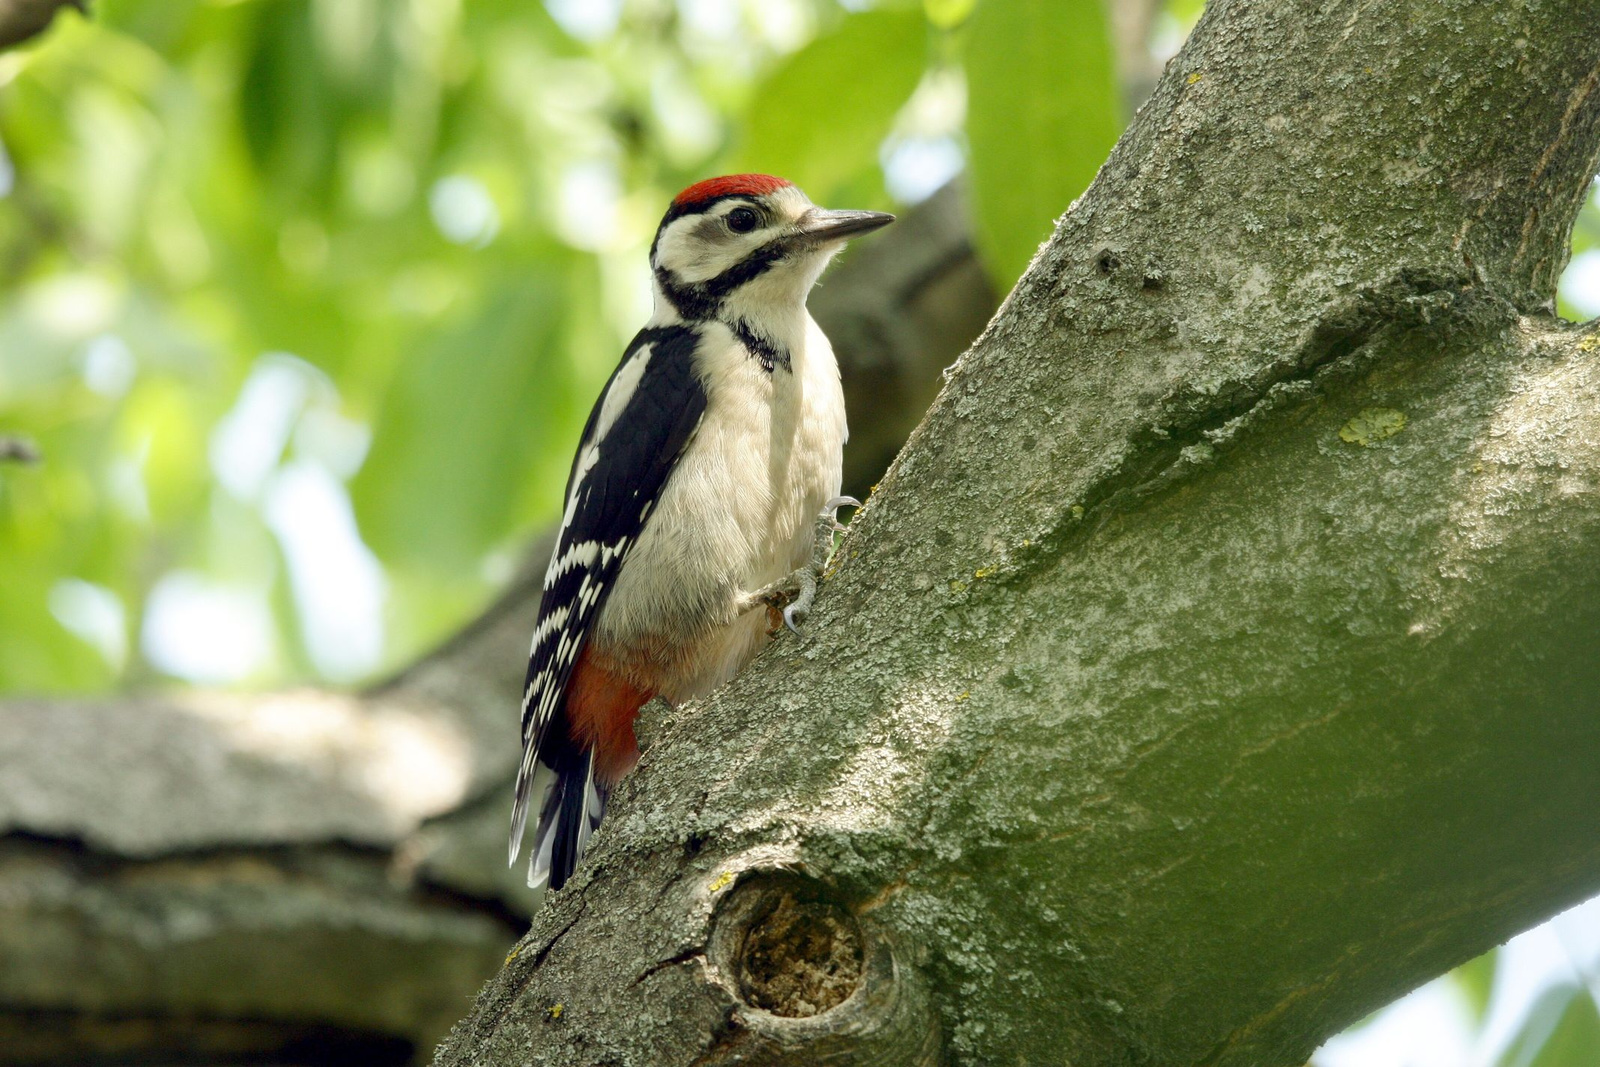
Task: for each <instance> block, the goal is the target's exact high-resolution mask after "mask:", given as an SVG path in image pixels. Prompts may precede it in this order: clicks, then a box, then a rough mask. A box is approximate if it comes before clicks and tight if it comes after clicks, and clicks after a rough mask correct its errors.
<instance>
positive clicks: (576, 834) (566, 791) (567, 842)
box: [528, 752, 611, 890]
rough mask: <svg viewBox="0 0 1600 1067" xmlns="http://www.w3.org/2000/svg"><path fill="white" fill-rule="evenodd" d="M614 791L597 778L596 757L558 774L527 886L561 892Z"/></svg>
mask: <svg viewBox="0 0 1600 1067" xmlns="http://www.w3.org/2000/svg"><path fill="white" fill-rule="evenodd" d="M610 793H611V790H610V789H609V788H607V787H605V786H603V785H600V784H599V783H597V782H596V781H595V778H594V757H593V754H592V753H588V752H585V753H583V754H581V755H579V756H578V757H577V758H576V759H574V760H572V761H571V762H570V763H567V764H566V765H565V766H563V767H560V768H558V769H557V770H556V772H555V781H554V783H553V787H552V788H551V789H550V790H549V792H548V793H546V794H545V797H544V804H543V805H542V806H541V808H540V810H539V825H538V827H537V828H536V829H535V830H534V832H533V840H534V845H533V855H532V856H531V857H530V859H529V861H528V884H529V885H530V886H533V887H534V888H536V889H537V888H538V887H540V886H544V885H548V887H549V888H550V889H552V890H554V889H560V888H561V887H562V886H563V885H565V884H566V882H567V879H568V878H570V877H572V872H573V871H574V870H575V869H576V868H577V866H578V860H579V859H581V858H582V857H583V852H584V849H585V848H587V847H588V844H589V838H590V837H591V836H592V835H593V834H594V831H595V830H596V828H598V827H599V825H600V820H601V818H602V817H603V816H604V815H605V811H606V799H607V798H608V797H609V796H610Z"/></svg>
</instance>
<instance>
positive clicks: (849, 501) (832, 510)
mask: <svg viewBox="0 0 1600 1067" xmlns="http://www.w3.org/2000/svg"><path fill="white" fill-rule="evenodd" d="M860 506H861V501H859V500H857V499H856V498H855V497H853V496H836V497H834V498H832V499H831V500H829V501H828V502H827V503H826V504H824V505H822V511H821V513H820V514H818V515H817V525H818V526H823V525H826V527H827V528H828V530H829V531H830V532H832V533H839V532H841V531H842V530H843V529H844V528H845V527H844V523H842V522H840V521H839V509H840V508H859V507H860Z"/></svg>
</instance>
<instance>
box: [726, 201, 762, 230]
mask: <svg viewBox="0 0 1600 1067" xmlns="http://www.w3.org/2000/svg"><path fill="white" fill-rule="evenodd" d="M760 221H761V217H760V216H759V215H757V214H756V213H755V212H754V211H752V210H750V209H749V208H747V207H736V208H734V209H733V210H732V211H730V212H728V229H730V230H732V231H733V232H734V233H749V232H750V231H751V230H753V229H755V228H756V224H757V223H759V222H760Z"/></svg>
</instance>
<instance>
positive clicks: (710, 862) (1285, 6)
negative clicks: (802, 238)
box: [437, 0, 1600, 1067]
mask: <svg viewBox="0 0 1600 1067" xmlns="http://www.w3.org/2000/svg"><path fill="white" fill-rule="evenodd" d="M1581 16H1582V12H1581V5H1578V4H1544V3H1534V2H1532V0H1526V2H1506V3H1502V4H1496V5H1479V6H1472V7H1460V6H1441V5H1437V4H1434V3H1431V2H1427V0H1412V2H1400V3H1392V4H1388V5H1372V4H1368V3H1357V2H1345V3H1337V4H1322V3H1312V2H1311V0H1299V2H1291V3H1276V4H1269V3H1249V2H1245V0H1232V2H1228V0H1224V2H1221V3H1217V4H1213V5H1210V6H1209V8H1208V10H1207V13H1206V15H1205V17H1204V18H1203V19H1202V21H1201V24H1200V26H1199V27H1198V28H1197V30H1196V32H1195V34H1194V35H1193V37H1192V38H1191V40H1190V42H1189V44H1188V45H1187V46H1186V48H1185V50H1184V52H1183V53H1182V54H1181V55H1180V56H1179V57H1178V58H1177V59H1176V60H1175V61H1174V62H1173V63H1172V64H1171V65H1169V67H1168V69H1167V71H1166V72H1165V74H1164V76H1163V78H1162V80H1161V82H1160V84H1159V85H1158V87H1157V89H1156V91H1155V94H1154V96H1153V97H1152V100H1151V101H1150V103H1148V104H1147V105H1146V106H1145V108H1144V109H1143V110H1142V111H1141V113H1140V114H1139V116H1138V118H1137V119H1136V120H1135V122H1134V124H1133V126H1132V127H1131V128H1130V129H1129V131H1128V132H1127V134H1126V135H1125V136H1124V138H1123V139H1122V141H1121V142H1120V143H1119V145H1118V147H1117V148H1116V150H1115V151H1114V152H1113V154H1112V156H1111V158H1110V159H1109V160H1108V162H1107V163H1106V165H1105V166H1104V167H1103V168H1102V170H1101V172H1100V175H1099V177H1098V178H1097V179H1096V181H1095V183H1094V185H1093V186H1092V187H1091V189H1090V190H1089V191H1088V192H1087V193H1086V194H1085V196H1084V197H1083V198H1082V199H1081V200H1080V201H1079V202H1078V203H1077V204H1076V205H1075V207H1074V209H1073V210H1072V211H1071V212H1070V213H1069V214H1067V215H1066V216H1065V217H1064V218H1063V219H1062V220H1061V222H1060V224H1059V226H1058V229H1057V232H1056V234H1055V237H1054V239H1053V240H1052V242H1051V243H1050V245H1049V246H1048V247H1047V248H1046V249H1045V250H1044V251H1043V252H1042V253H1041V254H1040V256H1039V257H1038V258H1037V259H1036V261H1035V262H1034V264H1033V266H1032V267H1031V268H1030V270H1029V272H1028V274H1027V275H1026V276H1025V277H1024V278H1023V280H1022V282H1021V283H1020V284H1019V286H1018V289H1017V290H1016V292H1014V293H1013V294H1012V295H1011V296H1010V297H1009V298H1008V300H1007V302H1006V304H1005V306H1004V307H1003V308H1002V310H1001V311H1000V313H999V315H998V316H997V318H996V319H995V321H994V322H993V324H992V325H991V326H990V327H989V329H987V330H986V331H985V333H984V335H983V337H982V338H980V340H979V341H978V342H977V344H976V345H975V346H974V348H973V349H972V350H971V351H970V352H968V353H967V355H965V356H964V357H963V358H962V359H961V361H960V362H959V363H958V364H957V365H956V367H955V368H954V370H953V372H952V373H951V375H950V378H949V381H948V382H947V384H946V385H945V387H944V389H943V391H942V392H941V394H940V397H939V399H938V401H937V403H936V404H935V405H934V407H933V409H932V410H931V411H930V413H929V415H928V417H927V418H926V419H925V420H924V421H923V423H922V424H921V425H920V426H919V428H918V429H917V431H916V433H915V434H914V435H913V437H912V440H911V442H910V444H908V446H907V448H906V450H905V452H904V453H903V454H902V456H901V457H900V458H899V459H898V460H897V461H896V463H895V466H894V467H893V469H892V470H891V472H890V474H889V475H888V476H887V477H886V478H885V479H884V480H883V483H882V486H881V488H880V490H879V492H878V493H877V494H876V495H875V497H874V498H873V500H872V501H871V502H870V503H869V505H868V507H867V508H866V509H865V510H864V511H863V513H862V514H861V516H860V517H859V518H858V519H857V521H856V522H855V523H854V524H853V526H852V530H851V532H850V534H849V536H848V538H847V539H846V541H845V543H844V545H843V546H842V548H841V553H842V555H841V563H840V565H839V567H838V569H837V573H836V575H835V576H834V578H833V579H832V580H831V581H830V582H829V583H828V585H827V587H826V591H825V594H824V595H823V596H822V597H821V598H820V599H819V602H818V607H817V611H816V614H815V615H814V616H813V620H812V631H811V636H810V639H809V640H808V641H806V642H804V643H800V642H796V641H794V640H791V639H784V640H781V641H780V643H779V644H778V645H777V647H776V648H774V649H773V650H772V651H771V652H769V653H768V654H767V655H766V656H764V657H763V658H762V659H761V660H760V661H758V663H757V664H755V665H754V666H753V667H752V668H751V669H750V670H748V671H746V672H745V673H744V674H743V675H741V676H740V677H739V678H738V679H736V680H735V681H734V682H733V683H732V684H731V685H730V686H729V687H727V688H726V689H724V690H723V691H721V692H720V693H718V694H716V695H714V696H713V697H711V698H710V699H708V700H707V701H705V702H703V703H700V704H698V705H693V706H689V707H685V708H679V709H677V710H676V711H675V712H674V713H673V714H672V715H671V716H668V717H666V718H665V719H664V720H663V721H662V722H660V723H659V724H655V728H654V729H653V731H652V733H651V737H650V741H649V745H648V748H647V750H646V752H645V755H644V759H643V762H642V764H641V766H640V768H639V771H638V772H637V773H635V774H634V775H632V776H630V778H628V779H627V780H626V781H625V782H624V783H623V785H622V787H621V788H620V789H619V790H618V793H617V795H616V797H615V799H614V805H613V807H612V809H611V811H610V812H609V813H608V816H607V823H606V826H605V828H604V830H603V831H602V832H601V833H600V834H599V835H598V836H597V838H596V839H595V848H594V851H593V854H592V856H591V857H590V858H589V859H588V860H587V862H586V866H585V868H584V869H583V871H582V872H580V875H579V876H578V877H577V878H576V879H575V881H574V883H573V884H572V886H571V887H570V888H569V889H568V890H565V891H563V892H562V893H559V894H557V895H555V896H554V897H553V898H552V899H551V900H550V901H549V902H548V903H547V905H546V908H545V910H544V911H543V912H542V913H541V914H540V915H539V917H538V919H537V921H536V923H535V925H534V929H533V930H532V931H531V932H530V934H529V936H528V937H527V938H526V939H525V940H524V941H523V943H522V944H521V945H520V946H519V950H518V952H517V954H516V955H515V957H514V958H513V959H512V960H511V961H510V962H509V963H508V965H507V966H506V968H505V969H504V970H502V972H501V973H500V974H499V975H498V976H497V977H496V978H495V980H494V981H492V982H491V983H490V985H489V986H488V987H487V988H486V989H485V991H484V993H483V994H482V996H481V997H480V999H479V1002H478V1004H477V1006H476V1008H475V1010H474V1012H473V1014H472V1015H471V1016H470V1017H469V1018H468V1019H467V1020H466V1021H465V1022H464V1023H463V1024H462V1025H461V1026H460V1027H458V1028H457V1030H456V1031H455V1033H454V1034H453V1035H452V1037H451V1039H450V1040H449V1041H448V1042H447V1044H446V1045H445V1046H444V1047H443V1049H442V1050H441V1053H440V1056H439V1058H438V1061H437V1062H438V1063H440V1064H441V1065H457V1064H467V1063H472V1064H512V1063H525V1062H528V1061H529V1059H530V1057H531V1058H533V1059H534V1061H535V1062H538V1063H540V1064H542V1065H544V1064H548V1065H566V1064H573V1065H576V1064H594V1063H600V1062H604V1063H613V1064H620V1065H632V1064H651V1065H671V1064H696V1065H711V1064H723V1063H735V1062H737V1063H746V1064H749V1063H761V1064H788V1063H814V1062H822V1061H827V1062H853V1063H869V1064H923V1063H959V1064H991V1063H1015V1062H1023V1063H1035V1062H1070V1063H1073V1064H1077V1065H1080V1067H1083V1065H1093V1064H1115V1063H1128V1062H1148V1063H1175V1064H1176V1063H1192V1064H1204V1065H1207V1067H1229V1065H1241V1067H1242V1065H1246V1064H1259V1063H1291V1062H1301V1061H1303V1060H1304V1058H1305V1057H1306V1056H1307V1055H1308V1054H1309V1053H1310V1052H1311V1051H1312V1050H1313V1049H1314V1048H1315V1047H1316V1045H1317V1044H1319V1043H1320V1042H1321V1041H1322V1040H1323V1039H1325V1038H1326V1037H1327V1036H1328V1035H1330V1034H1331V1033H1333V1032H1335V1031H1337V1030H1338V1029H1339V1028H1341V1027H1342V1026H1344V1025H1346V1024H1348V1023H1349V1022H1351V1021H1353V1020H1355V1019H1356V1018H1359V1017H1360V1016H1361V1015H1362V1014H1364V1013H1366V1012H1367V1011H1370V1010H1371V1009H1372V1008H1374V1007H1376V1006H1378V1005H1379V1004H1381V1003H1383V1002H1384V1001H1386V1000H1387V999H1389V998H1392V997H1393V996H1395V995H1396V994H1398V993H1399V992H1401V991H1403V990H1404V989H1406V988H1409V987H1410V986H1412V985H1414V984H1415V983H1417V982H1418V981H1421V980H1423V979H1425V978H1427V977H1429V976H1431V975H1433V974H1435V973H1437V972H1438V971H1440V970H1442V969H1444V968H1445V967H1447V966H1449V965H1451V964H1453V963H1456V962H1459V961H1461V960H1464V959H1466V958H1469V957H1470V956H1472V955H1474V954H1476V953H1478V952H1480V951H1482V950H1483V949H1484V948H1486V947H1488V946H1489V945H1491V944H1494V943H1495V942H1497V941H1499V940H1501V939H1503V938H1504V937H1506V936H1507V935H1509V934H1511V933H1512V932H1514V931H1515V930H1517V929H1520V928H1522V927H1524V926H1526V925H1528V924H1530V923H1531V922H1533V921H1535V920H1537V919H1538V918H1539V917H1541V916H1543V915H1547V914H1549V913H1551V912H1553V911H1555V910H1557V909H1558V908H1560V907H1561V906H1563V905H1566V904H1568V903H1570V902H1572V901H1574V900H1576V899H1578V898H1579V897H1581V896H1583V895H1585V894H1587V893H1592V892H1593V891H1594V890H1596V889H1597V888H1600V844H1597V842H1600V833H1597V831H1600V778H1597V776H1595V775H1594V774H1593V773H1592V770H1593V767H1594V766H1595V761H1596V758H1597V757H1600V697H1597V696H1596V694H1597V693H1600V684H1597V683H1600V567H1597V566H1596V565H1595V563H1596V556H1597V555H1600V364H1597V363H1596V361H1595V359H1594V353H1595V352H1597V351H1600V334H1596V332H1595V331H1594V330H1593V329H1592V328H1591V329H1589V330H1586V331H1580V330H1577V329H1574V328H1572V327H1568V326H1565V325H1563V324H1561V323H1559V322H1557V321H1556V320H1554V319H1553V318H1552V317H1551V315H1550V313H1549V309H1550V306H1551V297H1552V292H1553V289H1554V283H1555V279H1556V277H1557V274H1558V273H1559V270H1560V268H1561V265H1562V263H1563V262H1564V259H1565V256H1566V246H1567V242H1568V238H1569V232H1570V227H1571V220H1572V218H1573V216H1574V215H1575V213H1576V210H1577V207H1578V205H1579V203H1580V201H1581V198H1582V196H1583V193H1584V190H1585V189H1586V187H1587V185H1588V182H1589V179H1590V177H1591V176H1592V174H1593V173H1594V171H1595V169H1596V167H1597V164H1600V158H1597V156H1600V93H1597V91H1596V83H1597V78H1600V38H1596V36H1595V35H1594V34H1592V33H1590V32H1589V31H1588V27H1587V26H1586V24H1585V23H1584V20H1583V19H1582V17H1581ZM774 976H783V980H782V981H778V980H777V979H775V978H774ZM841 998H842V999H841ZM913 1035H915V1038H916V1039H913Z"/></svg>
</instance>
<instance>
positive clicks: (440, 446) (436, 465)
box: [351, 272, 573, 573]
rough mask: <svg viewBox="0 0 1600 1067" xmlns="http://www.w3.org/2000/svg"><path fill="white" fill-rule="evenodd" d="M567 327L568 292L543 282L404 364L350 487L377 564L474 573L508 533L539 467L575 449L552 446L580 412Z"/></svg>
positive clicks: (519, 286) (515, 291)
mask: <svg viewBox="0 0 1600 1067" xmlns="http://www.w3.org/2000/svg"><path fill="white" fill-rule="evenodd" d="M564 327H565V322H564V314H563V300H562V288H561V281H560V280H559V278H558V277H555V276H553V275H552V274H550V273H546V272H540V273H536V274H534V275H533V276H532V277H528V278H523V279H519V280H518V281H516V282H513V283H506V284H504V285H503V286H502V287H501V289H500V290H499V291H498V292H497V293H496V294H495V296H494V297H493V298H492V299H491V300H490V301H489V302H488V305H487V307H486V308H485V309H484V310H483V311H482V312H481V313H480V314H478V315H476V316H474V317H473V318H472V319H471V320H470V321H468V322H466V323H464V324H463V325H461V326H459V327H457V328H456V329H454V330H452V331H449V332H446V333H445V334H443V335H441V336H439V337H436V338H435V339H434V340H433V341H432V343H429V344H425V345H424V346H422V347H421V348H420V349H419V350H418V351H415V352H413V353H411V354H410V355H409V356H408V357H407V358H406V360H405V362H404V363H403V364H402V365H401V367H400V368H399V370H398V371H397V375H396V379H395V381H394V382H393V383H392V385H391V386H390V389H389V391H388V393H387V394H386V395H385V397H384V401H383V406H382V409H381V411H380V412H379V414H378V418H377V420H376V426H375V427H374V432H373V442H372V450H371V452H370V453H369V454H368V457H367V460H366V462H365V463H364V464H363V465H362V468H361V470H360V472H359V473H358V474H357V475H356V478H355V479H354V481H353V482H352V483H351V498H352V501H353V503H354V505H355V508H356V515H357V518H358V519H359V521H360V525H361V530H362V533H363V535H364V536H365V537H366V538H367V540H368V542H369V543H370V544H371V545H372V547H373V549H374V550H375V551H376V552H377V553H378V554H379V555H380V556H382V557H384V558H385V559H389V560H393V561H396V562H399V563H401V564H403V565H413V566H418V567H421V568H424V569H428V570H432V571H434V572H436V573H448V572H451V571H455V572H458V573H459V572H468V571H472V570H474V569H475V567H476V565H477V563H478V561H479V560H480V559H481V557H482V555H483V554H484V553H485V552H486V551H488V550H489V549H490V548H491V547H493V546H494V545H495V544H496V543H497V542H498V541H499V540H500V539H501V538H502V537H504V536H505V535H506V534H507V533H508V532H509V531H510V529H511V528H512V526H513V525H514V524H515V523H516V520H517V519H518V517H519V509H520V506H521V503H522V501H523V499H524V493H525V489H526V480H527V479H528V478H529V477H530V476H531V474H532V473H533V472H534V471H535V470H536V469H537V464H538V462H539V461H540V460H541V459H543V458H544V457H545V456H547V455H550V454H555V453H558V452H560V451H561V450H562V449H563V448H569V447H570V442H568V441H565V440H562V441H559V442H558V441H555V440H552V436H553V433H555V432H561V433H565V431H566V430H567V422H568V421H569V420H566V419H565V418H564V417H562V416H563V415H564V413H565V409H567V408H568V407H570V406H571V405H572V404H573V399H572V398H571V397H570V395H569V394H570V392H571V389H570V382H571V375H570V372H569V370H568V367H567V362H566V351H565V348H564V346H563V345H562V344H561V337H562V334H563V330H564ZM568 454H570V452H569V453H568ZM554 492H558V490H552V493H554ZM553 503H554V497H553V496H552V504H553Z"/></svg>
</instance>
